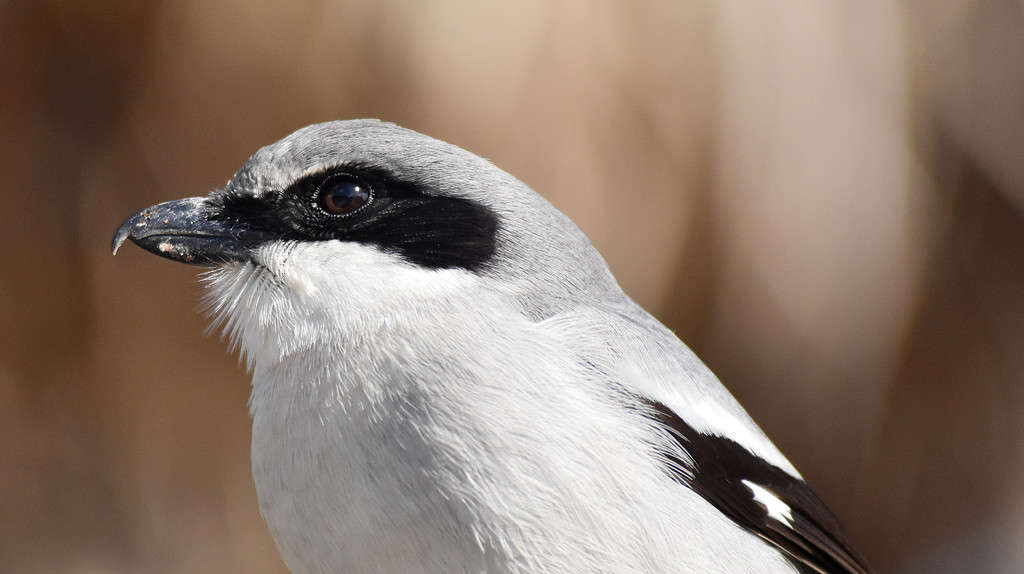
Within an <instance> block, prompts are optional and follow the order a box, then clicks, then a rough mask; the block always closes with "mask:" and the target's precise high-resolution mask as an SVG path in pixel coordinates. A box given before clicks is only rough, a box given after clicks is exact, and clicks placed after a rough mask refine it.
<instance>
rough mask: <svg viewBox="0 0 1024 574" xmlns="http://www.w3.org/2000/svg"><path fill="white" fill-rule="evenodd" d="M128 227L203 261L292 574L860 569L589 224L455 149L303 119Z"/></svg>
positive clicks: (148, 241) (263, 504) (388, 129)
mask: <svg viewBox="0 0 1024 574" xmlns="http://www.w3.org/2000/svg"><path fill="white" fill-rule="evenodd" d="M126 239H131V240H132V241H133V242H135V243H136V244H137V245H139V246H140V247H142V248H143V249H145V250H147V251H150V252H152V253H155V254H157V255H160V256H162V257H166V258H168V259H172V260H175V261H180V262H184V263H192V264H196V265H203V266H208V267H211V268H212V270H211V271H210V272H209V273H208V274H206V276H205V282H206V284H207V286H208V287H209V294H208V297H209V304H210V307H211V309H212V314H213V316H214V320H215V324H220V325H222V326H223V330H224V333H225V334H226V336H227V337H228V338H229V340H230V341H231V342H232V344H233V345H235V346H236V347H237V348H239V349H240V351H241V354H242V356H243V357H244V358H245V361H246V364H247V366H248V367H249V369H250V370H251V371H252V373H253V380H252V397H251V400H250V409H251V413H252V419H253V430H252V469H253V478H254V481H255V484H256V490H257V493H258V496H259V505H260V511H261V512H262V514H263V517H264V518H265V519H266V521H267V524H268V525H269V527H270V531H271V533H272V534H273V537H274V540H275V541H276V542H277V545H278V547H279V548H280V550H281V553H282V555H283V556H284V560H285V563H286V564H287V565H288V567H289V568H290V569H291V570H292V571H293V572H295V573H296V574H314V573H399V574H416V573H462V572H466V573H469V572H472V573H481V572H488V573H516V574H555V573H557V574H565V573H598V572H604V573H615V574H632V573H635V574H640V573H681V572H699V573H725V572H730V573H731V572H767V573H771V572H791V573H792V572H799V573H811V572H829V573H831V572H868V571H869V568H868V566H867V565H866V563H865V562H864V560H863V559H862V558H861V557H860V555H858V554H857V553H856V552H855V551H854V550H853V549H852V548H851V546H850V545H849V544H848V542H847V540H846V538H845V537H844V535H843V533H842V530H841V528H840V526H839V524H838V522H837V521H836V519H835V517H834V516H833V515H832V514H831V513H830V512H829V511H828V509H826V508H825V506H824V505H823V504H822V503H821V501H820V500H819V499H818V498H817V497H816V496H815V495H814V494H813V493H812V492H811V490H810V489H809V488H808V487H807V484H806V483H805V482H804V481H803V480H802V479H801V477H800V474H799V473H798V472H797V471H796V469H795V468H793V465H792V464H790V463H789V461H788V460H786V458H785V457H784V456H783V455H782V454H781V453H780V452H779V450H778V449H777V448H776V447H775V446H774V445H773V444H772V443H771V441H769V440H768V438H767V437H766V436H765V435H764V434H763V433H762V432H761V430H760V429H759V428H758V426H757V425H756V424H755V423H754V422H753V421H752V420H751V419H750V417H749V416H748V415H747V413H746V412H745V411H744V410H743V408H742V407H741V406H740V405H739V404H738V403H737V402H736V400H735V399H733V397H732V396H731V395H730V394H729V392H728V391H727V390H726V389H725V387H723V386H722V385H721V383H719V381H718V380H717V379H716V378H715V376H714V375H713V374H712V373H711V372H710V371H709V370H708V368H707V367H706V366H704V364H703V363H701V361H700V360H699V359H698V358H697V357H696V356H695V355H694V354H693V353H692V352H691V351H690V350H689V349H688V348H687V347H686V346H685V345H684V344H683V343H682V342H681V341H680V340H679V339H678V338H676V336H675V335H674V334H672V332H671V331H669V330H668V329H667V328H666V327H665V326H663V325H662V324H661V323H659V322H658V321H657V320H656V319H654V318H653V317H651V315H649V314H648V313H647V312H646V311H644V310H643V309H642V308H640V307H639V306H638V305H637V304H636V303H634V302H633V300H632V299H630V298H629V297H628V296H627V295H625V294H624V293H623V292H622V290H621V289H620V288H619V286H618V284H617V283H616V281H615V278H614V277H612V274H611V273H610V272H609V270H608V267H607V265H606V264H605V262H604V260H603V259H602V258H601V256H600V255H599V254H598V252H597V251H596V250H595V249H594V247H593V245H591V244H590V242H589V241H588V239H587V238H586V236H585V235H584V234H583V233H582V232H581V231H580V230H579V229H578V228H577V227H576V226H575V225H574V224H573V223H572V222H571V221H570V220H569V219H568V218H566V217H565V216H564V215H563V214H561V213H560V212H558V211H557V210H556V209H555V208H554V207H552V206H551V205H550V204H549V203H548V202H547V201H545V200H544V199H542V198H541V197H540V196H538V195H537V194H536V193H534V192H533V191H531V190H530V189H529V188H528V187H527V186H526V185H524V184H523V183H522V182H520V181H518V180H516V179H515V178H514V177H512V176H510V175H509V174H507V173H505V172H504V171H502V170H500V169H498V168H497V167H495V166H494V165H492V164H491V163H490V162H488V161H486V160H484V159H481V158H480V157H477V156H476V155H473V154H471V153H469V152H467V151H465V150H462V149H460V148H458V147H455V146H453V145H450V144H447V143H444V142H441V141H438V140H435V139H432V138H430V137H427V136H424V135H422V134H419V133H416V132H413V131H410V130H407V129H404V128H401V127H399V126H396V125H393V124H389V123H383V122H380V121H376V120H354V121H339V122H330V123H324V124H318V125H312V126H309V127H306V128H303V129H300V130H299V131H297V132H295V133H293V134H291V135H289V136H288V137H286V138H284V139H282V140H281V141H279V142H277V143H274V144H272V145H269V146H267V147H264V148H262V149H260V150H259V151H257V152H256V154H255V155H253V156H252V157H251V158H250V159H249V160H248V161H247V162H246V163H245V165H243V166H242V169H241V170H240V171H239V172H238V173H237V174H235V176H234V177H233V178H232V179H231V181H229V182H228V184H227V186H226V187H225V188H224V189H222V190H216V191H214V192H212V193H211V194H210V195H208V196H206V197H192V198H188V199H181V200H177V201H169V202H166V203H161V204H159V205H154V206H152V207H148V208H146V209H143V210H142V211H140V212H138V213H136V214H135V215H132V216H131V217H129V218H128V220H126V221H125V222H124V224H123V225H121V227H120V228H118V230H117V232H116V234H115V235H114V239H113V250H114V251H115V252H116V251H117V248H118V247H119V246H120V245H121V244H122V243H124V241H125V240H126Z"/></svg>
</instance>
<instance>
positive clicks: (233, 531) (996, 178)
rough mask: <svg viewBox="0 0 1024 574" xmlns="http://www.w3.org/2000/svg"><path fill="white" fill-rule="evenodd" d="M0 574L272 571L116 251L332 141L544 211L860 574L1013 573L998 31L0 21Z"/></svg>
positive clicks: (1010, 360)
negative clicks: (822, 513)
mask: <svg viewBox="0 0 1024 574" xmlns="http://www.w3.org/2000/svg"><path fill="white" fill-rule="evenodd" d="M0 44H2V47H3V50H2V64H3V70H2V71H3V74H2V75H0V82H2V89H0V103H2V105H0V122H2V123H0V125H2V126H3V133H4V137H3V138H2V140H0V141H2V153H0V158H2V159H0V161H2V162H3V164H2V165H0V168H2V169H0V190H2V194H3V195H2V199H3V218H4V221H3V224H2V225H0V269H2V272H0V319H2V321H3V329H2V330H0V448H2V451H0V452H2V454H0V457H2V462H0V489H2V490H0V492H2V496H0V571H2V572H17V573H22V572H25V573H44V572H46V573H48V572H72V573H90V574H91V573H99V572H113V573H121V572H154V573H179V572H181V573H184V572H222V573H227V572H278V573H282V572H284V567H283V565H282V564H281V562H280V560H279V558H278V556H277V552H276V550H275V549H274V547H273V542H272V541H271V539H270V537H269V535H268V534H267V532H266V530H265V528H264V526H263V523H262V521H261V519H260V517H259V515H258V511H257V508H256V499H255V493H254V491H253V487H252V483H251V479H250V475H249V468H248V464H249V456H248V441H249V421H248V414H247V411H246V398H247V394H248V376H247V375H246V374H245V373H244V372H243V370H242V368H240V367H239V366H238V365H237V364H236V360H235V359H234V358H233V357H230V356H229V355H227V354H226V351H225V345H224V344H223V343H222V342H221V341H219V340H217V338H216V337H203V336H202V332H203V329H204V326H205V320H204V319H203V318H202V317H201V316H200V315H199V314H198V313H197V312H196V311H197V307H198V299H199V295H200V293H199V287H198V285H197V283H196V281H195V275H196V271H195V269H193V268H188V267H185V266H181V265H175V264H171V263H169V262H167V261H163V260H160V259H158V258H156V257H152V256H150V255H148V254H144V253H143V252H142V251H141V250H138V249H136V248H134V247H128V248H126V249H125V250H123V251H122V254H121V255H119V256H118V257H117V258H116V259H115V258H112V257H111V256H110V253H109V250H108V242H109V240H110V236H111V233H112V232H113V230H114V228H115V227H116V225H117V224H119V223H120V221H121V220H122V218H124V217H125V216H127V215H128V214H130V213H132V212H134V211H135V210H136V209H138V208H141V207H144V206H146V205H149V204H152V203H155V202H158V201H163V200H168V199H172V198H178V197H182V196H186V195H198V194H203V193H205V192H206V191H208V190H209V189H211V188H212V187H215V186H218V185H222V184H223V183H224V182H225V181H226V180H227V179H228V177H229V176H230V175H231V174H232V173H233V172H234V170H235V169H236V168H237V167H238V166H239V165H240V164H241V162H242V161H243V160H244V159H245V158H246V157H247V156H248V155H249V154H250V153H251V152H253V151H255V149H256V148H257V147H259V146H260V145H263V144H266V143H269V142H271V141H273V140H275V139H277V138H279V137H281V136H283V135H285V134H286V133H288V132H290V131H292V130H293V129H295V128H298V127H300V126H302V125H305V124H308V123H312V122H315V121H322V120H327V119H337V118H353V117H366V116H370V117H380V118H384V119H387V120H391V121H395V122H398V123H401V124H404V125H406V126H408V127H411V128H414V129H417V130H419V131H423V132H426V133H428V134H431V135H433V136H436V137H439V138H441V139H445V140H448V141H451V142H453V143H455V144H458V145H460V146H462V147H465V148H468V149H470V150H473V151H475V152H476V153H478V154H480V155H483V156H486V157H488V158H491V159H492V160H493V161H495V162H496V163H497V164H498V165H499V166H501V167H503V168H505V169H506V170H508V171H509V172H511V173H513V174H514V175H516V176H518V177H519V178H521V179H523V180H524V181H526V182H527V183H528V184H530V185H531V186H533V187H534V188H535V189H536V190H537V191H539V192H540V193H542V194H543V195H545V196H546V197H548V198H549V199H551V200H552V201H553V202H554V203H555V204H556V205H557V206H558V207H560V208H561V209H562V210H564V211H565V212H567V213H568V214H569V215H570V216H571V217H573V218H574V219H575V221H576V222H577V223H578V224H579V225H580V226H581V227H582V228H583V229H584V231H586V232H587V233H588V234H589V235H590V237H591V239H592V240H593V241H594V242H595V243H596V244H597V246H598V247H599V248H600V249H601V251H602V252H603V253H604V254H605V256H606V257H607V259H608V261H609V263H610V265H611V267H612V269H613V271H614V272H615V273H616V274H617V276H618V278H619V280H620V281H621V283H622V285H623V287H624V288H625V289H626V291H627V292H629V293H630V294H632V295H633V296H634V297H635V298H637V299H638V300H639V301H640V302H641V303H642V304H643V305H645V306H646V307H647V308H648V309H650V310H652V311H653V312H654V313H655V314H656V315H657V316H658V317H660V318H661V319H662V320H664V321H665V322H667V323H668V324H669V325H670V326H671V327H672V328H674V329H675V330H676V331H677V332H678V333H679V334H680V335H681V336H682V337H683V338H684V339H685V340H686V341H687V342H688V343H689V344H690V345H691V346H692V347H693V348H694V349H695V350H696V351H697V352H698V353H699V354H700V355H701V356H702V357H703V358H704V359H705V361H707V362H708V363H709V364H710V365H711V367H712V368H713V369H714V370H715V371H716V372H717V373H718V374H719V375H720V376H721V378H722V379H723V380H724V381H725V382H726V384H727V385H728V386H729V387H730V388H731V389H732V391H733V392H734V393H735V394H736V395H737V396H738V398H739V399H740V400H741V401H742V402H743V403H744V405H746V407H747V409H748V410H749V411H750V412H751V414H752V415H753V416H754V417H755V418H756V419H757V420H758V421H759V422H760V423H761V424H762V426H763V427H764V429H765V430H766V431H767V432H768V434H769V435H770V436H772V437H773V438H774V440H775V441H776V443H777V444H779V446H780V447H781V448H782V449H783V450H784V451H785V452H786V453H788V455H789V456H790V458H791V459H792V460H793V461H794V463H795V464H796V465H797V467H799V468H800V469H801V470H802V471H803V473H804V475H805V476H806V477H807V479H808V480H809V482H810V483H811V484H812V485H813V486H815V487H816V489H817V490H818V491H819V493H820V494H821V495H822V497H823V498H824V499H825V500H826V501H828V502H829V504H830V505H831V506H832V508H833V509H834V510H835V511H836V513H837V514H838V515H839V516H840V517H841V518H842V519H843V520H844V522H845V523H846V525H847V527H848V529H849V530H850V531H851V534H852V536H853V538H854V539H855V540H856V541H857V543H858V545H859V546H860V547H861V548H862V549H863V551H864V552H865V553H866V554H867V555H868V556H869V558H870V559H871V560H872V561H873V562H874V563H875V565H876V566H878V567H879V568H880V569H881V570H882V571H886V572H1006V573H1011V572H1013V573H1016V572H1021V571H1024V544H1022V542H1024V497H1022V496H1021V486H1022V481H1024V385H1022V373H1024V257H1022V256H1024V64H1022V63H1024V3H1022V2H1021V1H1020V0H986V1H982V0H978V1H972V0H903V1H902V2H893V1H891V0H866V1H860V2H822V1H820V0H801V1H793V0H790V1H782V0H759V1H756V2H715V1H711V0H691V1H686V2H683V1H680V2H671V3H667V2H666V3H660V4H659V3H630V4H627V3H621V4H613V3H597V2H582V1H581V2H552V3H548V2H516V3H493V4H491V3H477V2H468V1H467V2H439V3H432V4H429V5H428V4H425V3H419V2H412V1H409V2H375V3H366V4H358V3H332V2H291V3H280V4H275V3H253V2H249V1H243V0H235V1H233V2H222V3H214V2H205V1H199V0H194V1H184V2H137V1H133V0H124V1H123V2H117V1H107V2H104V1H89V2H60V1H50V2H29V1H27V0H26V1H18V0H13V1H11V0H9V1H6V2H0Z"/></svg>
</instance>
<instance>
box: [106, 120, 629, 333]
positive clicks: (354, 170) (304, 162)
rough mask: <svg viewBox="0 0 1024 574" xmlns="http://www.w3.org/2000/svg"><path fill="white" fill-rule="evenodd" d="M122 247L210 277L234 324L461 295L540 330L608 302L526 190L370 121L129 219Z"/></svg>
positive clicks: (262, 157)
mask: <svg viewBox="0 0 1024 574" xmlns="http://www.w3.org/2000/svg"><path fill="white" fill-rule="evenodd" d="M128 239H130V240H131V241H133V242H134V243H135V244H137V245H138V246H140V247H142V248H143V249H145V250H147V251H149V252H151V253H154V254H156V255H160V256H162V257H166V258H168V259H172V260H174V261H179V262H183V263H189V264H194V265H201V266H206V267H212V268H213V271H212V272H211V273H210V274H209V275H208V276H207V278H208V281H209V283H210V286H211V288H212V291H213V292H214V294H215V296H214V297H213V298H212V303H211V304H212V305H213V307H214V311H215V312H216V314H217V315H219V316H221V317H222V318H223V319H224V320H226V321H228V322H229V323H230V322H231V321H236V320H238V316H239V315H243V314H245V313H242V312H243V311H244V312H247V313H248V314H249V315H253V314H254V313H256V314H263V315H269V316H273V315H274V314H275V313H279V312H282V311H288V312H295V309H294V307H296V306H298V307H303V306H305V307H307V308H308V309H321V310H323V309H324V308H327V307H332V306H333V307H338V306H339V305H340V306H341V307H345V305H346V304H347V302H351V301H357V302H360V303H358V304H360V305H362V304H363V303H362V302H365V301H369V300H375V301H382V302H387V300H388V298H389V297H397V296H398V295H397V294H401V293H405V294H410V293H413V292H417V291H418V292H419V294H420V295H422V296H424V297H427V298H429V296H431V295H436V296H438V297H443V296H445V294H446V293H450V292H451V291H453V290H459V289H465V288H467V287H468V286H475V287H483V288H485V289H487V290H488V291H489V292H491V293H493V294H497V295H498V296H501V297H503V298H505V299H506V300H507V301H508V302H510V303H511V304H513V305H515V306H517V307H518V308H519V309H521V310H522V312H523V313H524V314H526V315H528V316H531V317H533V318H542V317H544V316H547V315H550V314H552V313H556V312H558V311H559V310H561V309H562V308H564V307H565V306H567V305H569V304H571V302H573V301H580V300H593V299H594V298H595V297H599V296H601V295H602V294H604V293H607V292H609V290H615V291H617V286H615V282H614V279H612V277H611V275H610V273H609V272H608V270H607V266H606V265H605V263H604V261H603V259H601V257H600V255H599V254H598V253H597V251H596V250H595V249H594V248H593V246H592V245H591V244H590V242H589V241H588V240H587V238H586V237H585V236H584V234H583V233H582V232H580V230H579V229H578V228H577V227H576V226H575V225H574V224H573V223H572V222H571V221H570V220H569V219H568V218H567V217H565V216H564V215H562V214H561V213H560V212H559V211H558V210H556V209H555V208H554V207H552V206H551V205H550V204H549V203H548V202H547V201H545V200H544V199H543V198H541V197H540V196H539V195H537V194H536V193H534V192H533V191H532V190H530V189H529V188H528V187H527V186H526V185H524V184H523V183H522V182H520V181H518V180H517V179H515V178H514V177H512V176H511V175H509V174H507V173H505V172H504V171H502V170H500V169H498V168H497V167H495V166H494V165H493V164H491V163H490V162H488V161H486V160H484V159H482V158H480V157H478V156H476V155H474V154H472V153H469V152H467V151H465V150H463V149H461V148H459V147H456V146H454V145H450V144H447V143H444V142H441V141H439V140H436V139H433V138H430V137H428V136H425V135H422V134H420V133H417V132H414V131H411V130H408V129H405V128H402V127H399V126H396V125H394V124H390V123H385V122H380V121H377V120H350V121H336V122H328V123H322V124H315V125H311V126H308V127H305V128H302V129H300V130H298V131H296V132H294V133H292V134H291V135H289V136H287V137H285V138H284V139H282V140H280V141H278V142H276V143H273V144H271V145H269V146H266V147H264V148H261V149H260V150H258V151H257V152H256V153H255V154H254V155H253V156H252V157H251V158H249V160H248V161H246V162H245V164H244V165H243V166H242V168H241V169H240V170H239V171H238V172H237V173H236V174H235V175H234V177H232V178H231V180H230V181H229V182H228V183H227V185H226V186H225V187H224V188H223V189H217V190H214V191H213V192H212V193H210V194H209V195H207V196H205V197H190V198H185V199H179V200H174V201H168V202H165V203H161V204H158V205H154V206H151V207H148V208H146V209H143V210H141V211H139V212H138V213H135V214H134V215H132V216H131V217H129V218H128V219H127V220H126V221H125V222H124V223H123V224H122V225H121V226H120V227H119V228H118V229H117V231H116V233H115V235H114V238H113V244H112V248H113V250H114V251H115V252H116V251H117V249H118V248H119V247H120V246H121V245H122V244H123V243H124V242H125V241H126V240H128ZM339 299H344V300H345V301H339ZM257 307H259V308H257ZM285 307H287V309H285ZM308 309H307V310H308ZM257 312H258V313H257ZM268 320H269V319H268Z"/></svg>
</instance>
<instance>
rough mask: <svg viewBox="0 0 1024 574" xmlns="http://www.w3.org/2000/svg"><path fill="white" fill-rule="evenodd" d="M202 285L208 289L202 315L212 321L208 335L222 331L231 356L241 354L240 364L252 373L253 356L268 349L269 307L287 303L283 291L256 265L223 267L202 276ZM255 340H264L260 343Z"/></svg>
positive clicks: (278, 284)
mask: <svg viewBox="0 0 1024 574" xmlns="http://www.w3.org/2000/svg"><path fill="white" fill-rule="evenodd" d="M200 281H201V282H202V284H203V285H204V286H205V287H206V288H207V290H206V293H205V295H204V296H203V312H204V314H205V315H207V317H209V319H210V325H209V327H207V334H211V333H213V332H217V331H219V333H220V336H221V338H222V339H224V340H226V341H227V342H228V345H229V347H230V350H231V352H235V351H239V353H240V354H239V360H241V361H244V362H245V366H246V369H247V370H249V371H252V370H253V367H254V361H255V358H256V357H255V355H254V353H256V352H257V349H266V348H267V347H268V345H267V343H268V342H269V341H266V340H265V339H266V335H265V333H266V327H268V326H269V325H268V323H269V321H268V317H267V314H268V312H269V311H268V310H266V307H268V304H269V306H270V307H274V306H277V305H278V304H279V303H278V301H281V300H285V299H286V297H282V295H283V294H284V293H283V289H284V287H283V286H282V285H281V283H280V281H278V280H277V279H276V278H275V277H274V275H273V274H272V273H271V272H270V271H269V270H268V269H267V268H266V267H264V266H262V265H257V264H254V263H233V264H227V265H222V266H220V267H216V268H214V269H211V270H209V271H207V272H205V273H203V274H202V275H201V276H200ZM261 334H263V335H262V336H260V335H261ZM253 337H260V338H262V339H264V340H263V341H260V342H259V343H257V342H256V341H253V340H252V338H253ZM254 343H257V344H254Z"/></svg>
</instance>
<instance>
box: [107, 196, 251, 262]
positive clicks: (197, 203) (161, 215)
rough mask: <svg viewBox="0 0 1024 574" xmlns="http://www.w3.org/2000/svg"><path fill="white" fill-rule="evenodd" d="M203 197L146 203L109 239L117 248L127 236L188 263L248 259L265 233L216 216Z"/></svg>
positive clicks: (138, 243)
mask: <svg viewBox="0 0 1024 574" xmlns="http://www.w3.org/2000/svg"><path fill="white" fill-rule="evenodd" d="M216 215H217V210H216V209H215V208H214V207H213V206H211V204H210V201H209V200H208V199H207V198H205V197H188V198H185V199H178V200H175V201H167V202H164V203H160V204H157V205H154V206H152V207H147V208H145V209H143V210H142V211H139V212H138V213H136V214H134V215H132V216H131V217H129V218H128V219H126V220H125V222H124V223H122V224H121V226H120V227H118V228H117V231H115V232H114V238H113V240H112V241H111V243H110V248H111V251H113V253H114V254H115V255H116V254H117V250H118V249H119V248H120V247H121V245H122V244H124V242H125V240H126V239H131V240H132V241H133V242H134V243H135V244H136V245H138V246H139V247H141V248H143V249H145V250H146V251H149V252H150V253H154V254H156V255H159V256H161V257H166V258H168V259H172V260H174V261H179V262H181V263H188V264H191V265H217V264H220V263H227V262H230V261H249V260H250V250H251V249H252V248H253V247H255V246H257V245H259V244H260V243H261V242H263V241H264V240H265V239H266V234H265V233H263V232H261V231H259V230H254V229H249V228H247V227H244V226H241V225H238V224H237V223H233V222H229V221H227V220H224V219H218V218H217V217H216Z"/></svg>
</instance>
